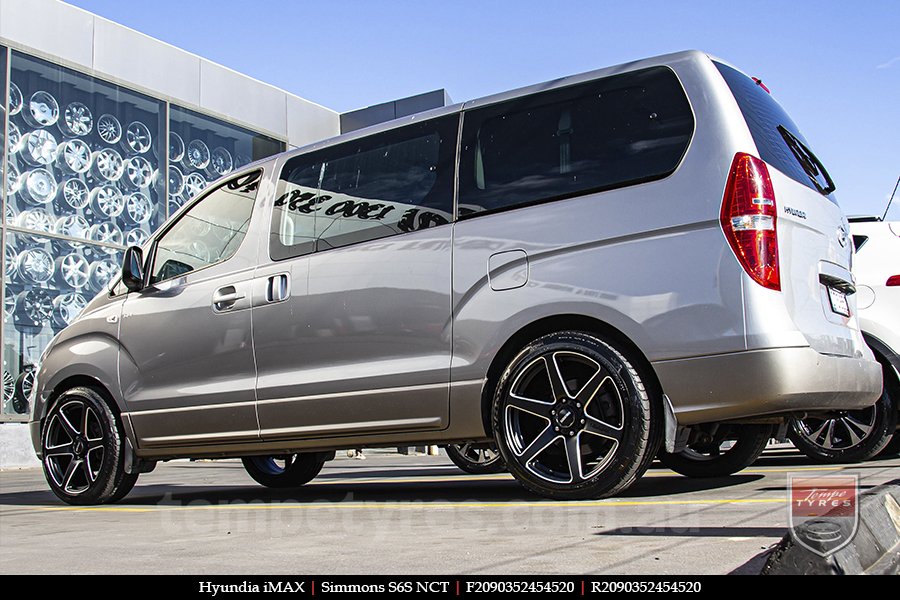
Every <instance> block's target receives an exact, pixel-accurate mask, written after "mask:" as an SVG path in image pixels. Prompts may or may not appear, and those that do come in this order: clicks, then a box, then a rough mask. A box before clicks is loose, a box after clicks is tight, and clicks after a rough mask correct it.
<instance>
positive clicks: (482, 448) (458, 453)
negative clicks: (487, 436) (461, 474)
mask: <svg viewBox="0 0 900 600" xmlns="http://www.w3.org/2000/svg"><path fill="white" fill-rule="evenodd" d="M446 450H447V456H448V457H449V458H450V460H451V461H453V464H455V465H456V466H457V467H459V468H460V469H462V470H463V471H465V472H466V473H472V474H473V475H482V474H484V473H501V472H503V471H505V470H506V465H505V464H503V457H502V456H500V451H499V450H497V445H496V444H494V443H491V442H482V443H476V442H466V443H464V444H452V445H450V446H447V448H446Z"/></svg>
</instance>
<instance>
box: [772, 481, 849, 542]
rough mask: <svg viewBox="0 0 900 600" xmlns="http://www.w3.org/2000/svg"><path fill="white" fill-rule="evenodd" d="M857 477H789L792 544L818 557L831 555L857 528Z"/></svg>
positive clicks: (847, 540)
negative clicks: (796, 544)
mask: <svg viewBox="0 0 900 600" xmlns="http://www.w3.org/2000/svg"><path fill="white" fill-rule="evenodd" d="M858 490H859V478H858V476H856V475H833V476H831V475H830V476H821V477H810V476H808V475H802V476H801V475H789V476H788V494H789V497H790V501H791V506H790V511H789V513H788V515H789V522H790V526H791V535H792V536H793V538H794V541H795V542H797V543H798V544H800V545H801V546H803V547H804V548H806V549H807V550H809V551H810V552H814V553H815V554H818V555H819V556H822V557H826V556H829V555H831V554H834V553H835V552H837V551H838V550H840V549H841V548H843V547H844V546H846V545H847V544H848V543H850V540H852V539H853V536H854V535H856V529H857V526H858V525H859V504H858V502H857V495H858Z"/></svg>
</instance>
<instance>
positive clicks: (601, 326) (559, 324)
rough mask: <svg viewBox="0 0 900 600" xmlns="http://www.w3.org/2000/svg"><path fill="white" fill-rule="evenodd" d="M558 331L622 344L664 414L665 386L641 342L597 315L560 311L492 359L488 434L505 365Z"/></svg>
mask: <svg viewBox="0 0 900 600" xmlns="http://www.w3.org/2000/svg"><path fill="white" fill-rule="evenodd" d="M557 331H584V332H586V333H593V334H595V335H598V336H601V337H603V338H606V339H609V340H610V341H612V342H615V343H616V344H618V345H619V348H620V349H621V350H623V351H624V352H625V354H626V355H627V358H628V359H629V360H630V361H631V362H632V363H634V367H635V368H637V369H638V371H639V372H640V373H641V374H642V375H644V376H645V377H646V378H647V385H649V386H650V388H651V389H650V390H648V392H650V399H651V402H653V409H654V412H655V413H656V414H657V415H660V416H661V415H662V410H663V406H662V386H661V384H660V382H659V378H658V377H657V375H656V372H655V370H654V369H653V365H651V364H650V361H649V360H648V359H647V356H646V355H645V354H644V353H643V352H642V351H641V349H640V348H639V347H638V346H637V344H635V343H634V342H633V341H632V340H631V339H630V338H629V337H628V336H627V335H625V334H624V333H623V332H622V331H621V330H619V329H617V328H616V327H614V326H612V325H610V324H609V323H607V322H605V321H601V320H600V319H597V318H595V317H591V316H587V315H582V314H576V313H567V314H558V315H552V316H547V317H543V318H540V319H537V320H535V321H532V322H531V323H528V324H527V325H525V326H523V327H521V328H520V329H519V330H518V331H516V332H515V333H513V334H512V335H511V336H510V337H509V338H508V339H507V340H506V342H504V343H503V345H502V346H500V349H499V350H498V351H497V352H496V354H495V355H494V357H493V359H492V360H491V363H490V366H489V367H488V370H487V374H486V377H485V383H484V387H483V388H482V392H481V419H482V423H483V425H484V430H485V432H486V433H487V434H488V435H492V430H493V427H492V425H491V403H492V401H493V396H494V390H495V388H496V386H497V384H498V382H499V381H500V377H501V375H502V374H503V370H504V368H505V367H506V365H507V364H509V361H510V360H512V358H513V357H514V356H515V355H516V353H517V352H518V351H519V350H521V349H522V348H524V347H525V345H526V344H528V343H529V342H532V341H534V340H536V339H537V338H539V337H541V336H542V335H547V334H550V333H554V332H557Z"/></svg>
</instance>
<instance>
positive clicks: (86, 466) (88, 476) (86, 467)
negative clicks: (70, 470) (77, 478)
mask: <svg viewBox="0 0 900 600" xmlns="http://www.w3.org/2000/svg"><path fill="white" fill-rule="evenodd" d="M81 468H82V470H83V471H84V477H85V481H87V482H88V485H90V484H92V483H94V480H95V479H96V477H94V472H93V471H92V470H91V459H90V457H85V459H84V460H83V461H81Z"/></svg>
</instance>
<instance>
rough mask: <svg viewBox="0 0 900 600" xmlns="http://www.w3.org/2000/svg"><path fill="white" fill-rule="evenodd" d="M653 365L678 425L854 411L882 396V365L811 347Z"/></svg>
mask: <svg viewBox="0 0 900 600" xmlns="http://www.w3.org/2000/svg"><path fill="white" fill-rule="evenodd" d="M652 364H653V368H654V369H655V370H656V374H657V376H658V377H659V381H660V384H661V385H662V389H663V392H664V393H665V394H666V395H668V397H669V399H670V400H671V401H672V406H673V408H674V409H675V415H676V417H677V419H678V423H679V424H680V425H695V424H698V423H711V422H717V421H730V420H737V419H744V418H748V417H761V416H768V415H780V414H784V413H804V412H818V411H827V410H855V409H860V408H867V407H869V406H872V405H873V404H875V402H876V401H877V400H878V397H879V396H881V386H882V374H881V365H880V364H879V363H878V362H876V361H875V360H874V358H872V357H868V358H850V357H843V356H830V355H825V354H820V353H818V352H816V351H815V350H813V349H812V348H808V347H807V348H771V349H765V350H748V351H745V352H735V353H730V354H718V355H714V356H703V357H694V358H685V359H677V360H663V361H657V362H654V363H652Z"/></svg>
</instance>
